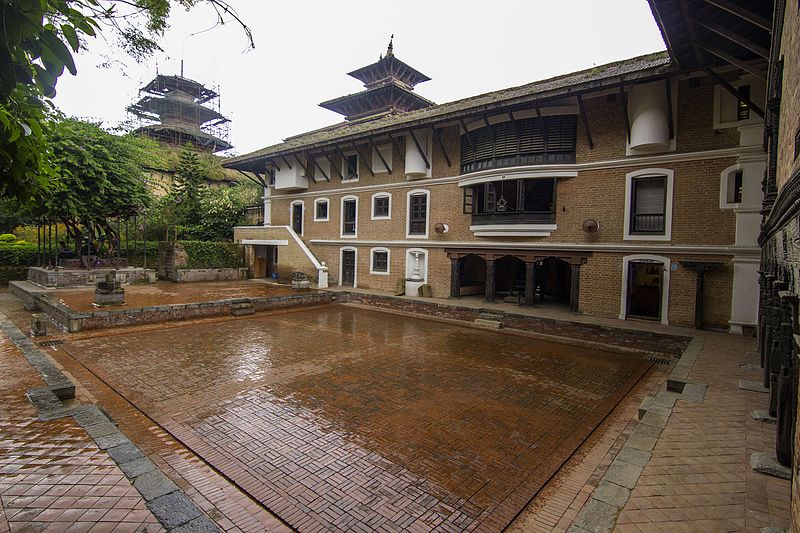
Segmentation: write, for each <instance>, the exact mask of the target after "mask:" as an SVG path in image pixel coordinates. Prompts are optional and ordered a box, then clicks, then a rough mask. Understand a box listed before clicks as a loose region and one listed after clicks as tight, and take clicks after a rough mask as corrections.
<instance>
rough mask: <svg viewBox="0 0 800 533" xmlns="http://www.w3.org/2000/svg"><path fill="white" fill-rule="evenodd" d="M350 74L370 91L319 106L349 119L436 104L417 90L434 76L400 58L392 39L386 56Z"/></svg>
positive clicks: (372, 116) (335, 99)
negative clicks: (395, 51)
mask: <svg viewBox="0 0 800 533" xmlns="http://www.w3.org/2000/svg"><path fill="white" fill-rule="evenodd" d="M392 37H394V36H392ZM348 76H352V77H354V78H356V79H357V80H359V81H361V82H363V83H364V87H365V88H366V90H364V91H361V92H358V93H355V94H349V95H347V96H342V97H339V98H334V99H333V100H328V101H327V102H322V103H321V104H319V105H320V106H322V107H324V108H325V109H330V110H331V111H335V112H337V113H339V114H341V115H344V116H345V118H346V119H347V120H349V121H353V120H359V119H365V118H375V117H379V116H383V115H386V114H390V113H397V112H405V111H414V110H416V109H422V108H424V107H428V106H431V105H434V103H433V102H431V101H430V100H428V99H427V98H423V97H422V96H419V95H418V94H415V93H414V92H413V91H414V86H415V85H416V84H418V83H421V82H424V81H428V80H430V78H429V77H428V76H426V75H425V74H423V73H421V72H420V71H418V70H417V69H415V68H412V67H410V66H409V65H407V64H405V63H403V62H402V61H400V60H399V59H397V58H396V57H395V56H394V50H393V44H392V41H391V40H390V41H389V47H388V48H387V50H386V55H385V56H382V57H381V58H380V59H379V60H378V61H377V62H375V63H372V64H371V65H367V66H366V67H361V68H360V69H357V70H354V71H353V72H348Z"/></svg>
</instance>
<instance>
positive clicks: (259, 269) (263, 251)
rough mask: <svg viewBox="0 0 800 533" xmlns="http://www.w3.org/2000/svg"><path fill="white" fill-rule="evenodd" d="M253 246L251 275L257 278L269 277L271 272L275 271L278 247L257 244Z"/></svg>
mask: <svg viewBox="0 0 800 533" xmlns="http://www.w3.org/2000/svg"><path fill="white" fill-rule="evenodd" d="M254 248H255V254H254V256H255V257H254V259H255V260H254V262H253V277H254V278H257V279H263V278H271V277H272V273H273V272H276V271H277V270H276V265H277V263H278V247H277V246H271V245H268V246H263V245H257V246H255V247H254Z"/></svg>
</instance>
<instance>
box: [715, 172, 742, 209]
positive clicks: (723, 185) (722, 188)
mask: <svg viewBox="0 0 800 533" xmlns="http://www.w3.org/2000/svg"><path fill="white" fill-rule="evenodd" d="M737 170H741V171H742V172H744V167H743V166H742V164H741V163H736V164H734V165H731V166H729V167H728V168H726V169H725V170H723V171H722V172H720V173H719V208H720V209H737V208H738V207H739V203H738V202H737V203H733V202H728V179H729V178H730V174H731V173H732V172H736V171H737ZM742 184H744V176H742Z"/></svg>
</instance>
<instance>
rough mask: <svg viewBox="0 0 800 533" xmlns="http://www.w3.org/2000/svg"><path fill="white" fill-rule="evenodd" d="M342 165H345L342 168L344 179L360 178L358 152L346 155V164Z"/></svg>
mask: <svg viewBox="0 0 800 533" xmlns="http://www.w3.org/2000/svg"><path fill="white" fill-rule="evenodd" d="M342 166H343V167H344V168H343V169H342V175H343V176H344V179H346V180H357V179H358V154H350V155H346V156H345V158H344V164H343V165H342Z"/></svg>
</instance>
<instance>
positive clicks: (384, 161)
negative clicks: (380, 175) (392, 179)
mask: <svg viewBox="0 0 800 533" xmlns="http://www.w3.org/2000/svg"><path fill="white" fill-rule="evenodd" d="M392 144H394V143H392ZM369 147H370V149H371V150H373V151H374V152H375V153H376V154H378V159H380V160H381V163H383V168H385V169H386V170H387V172H389V174H391V173H392V167H391V166H390V165H389V163H387V162H386V158H385V157H383V154H382V153H381V151H380V150H378V147H377V146H375V142H374V141H373V140H372V137H370V138H369ZM392 149H394V146H392Z"/></svg>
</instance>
